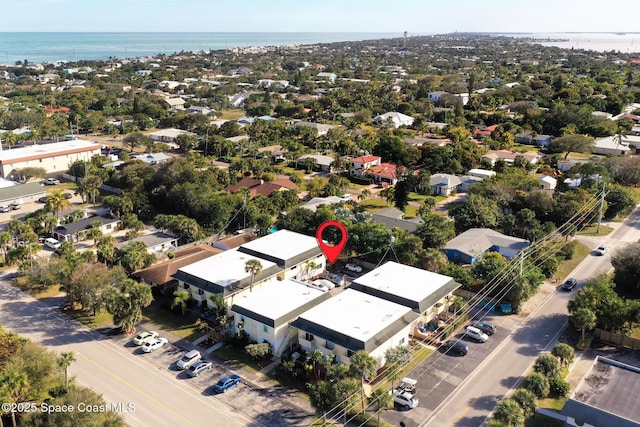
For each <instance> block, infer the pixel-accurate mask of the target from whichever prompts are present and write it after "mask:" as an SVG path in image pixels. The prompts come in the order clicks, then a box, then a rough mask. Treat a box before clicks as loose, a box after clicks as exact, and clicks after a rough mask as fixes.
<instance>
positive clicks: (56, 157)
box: [0, 139, 101, 179]
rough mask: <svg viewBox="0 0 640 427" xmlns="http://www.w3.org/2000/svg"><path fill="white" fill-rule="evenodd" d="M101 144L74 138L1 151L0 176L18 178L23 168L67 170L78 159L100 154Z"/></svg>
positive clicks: (49, 170) (51, 171)
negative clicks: (19, 171) (18, 172)
mask: <svg viewBox="0 0 640 427" xmlns="http://www.w3.org/2000/svg"><path fill="white" fill-rule="evenodd" d="M100 148H101V145H100V144H97V143H95V142H93V141H87V140H83V139H74V140H71V141H62V142H54V143H51V144H40V145H29V146H26V147H22V148H12V149H11V150H4V151H1V152H0V176H1V177H3V178H7V179H18V178H19V177H18V175H17V171H18V170H19V169H22V168H27V167H34V168H44V169H45V170H46V171H47V173H53V172H59V173H63V172H66V171H67V169H69V167H70V166H71V164H72V163H74V162H75V161H77V160H85V161H89V160H91V157H93V156H94V155H96V154H100Z"/></svg>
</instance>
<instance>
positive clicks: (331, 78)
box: [316, 71, 338, 83]
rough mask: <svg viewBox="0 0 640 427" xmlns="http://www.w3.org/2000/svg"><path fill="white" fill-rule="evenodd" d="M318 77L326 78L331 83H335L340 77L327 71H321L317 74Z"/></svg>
mask: <svg viewBox="0 0 640 427" xmlns="http://www.w3.org/2000/svg"><path fill="white" fill-rule="evenodd" d="M316 77H317V78H318V79H320V80H326V81H328V82H330V83H335V81H336V79H337V78H338V76H337V75H336V74H334V73H326V72H324V71H323V72H320V73H318V74H316Z"/></svg>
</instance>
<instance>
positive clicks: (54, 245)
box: [44, 237, 62, 249]
mask: <svg viewBox="0 0 640 427" xmlns="http://www.w3.org/2000/svg"><path fill="white" fill-rule="evenodd" d="M44 245H45V246H46V247H48V248H51V249H58V248H59V247H60V246H62V243H60V242H59V241H57V240H56V239H54V238H53V237H49V238H46V239H44Z"/></svg>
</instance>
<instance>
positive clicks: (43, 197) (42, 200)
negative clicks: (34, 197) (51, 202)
mask: <svg viewBox="0 0 640 427" xmlns="http://www.w3.org/2000/svg"><path fill="white" fill-rule="evenodd" d="M47 199H49V197H47V196H42V197H40V198H39V199H38V202H40V203H47Z"/></svg>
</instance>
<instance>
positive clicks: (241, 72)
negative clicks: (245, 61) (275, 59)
mask: <svg viewBox="0 0 640 427" xmlns="http://www.w3.org/2000/svg"><path fill="white" fill-rule="evenodd" d="M252 73H253V71H252V70H251V68H248V67H238V68H235V69H233V70H229V75H230V76H231V77H246V76H249V75H251V74H252Z"/></svg>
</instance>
